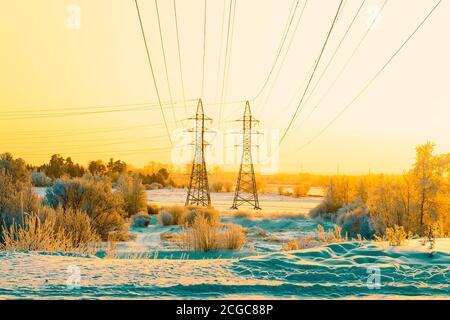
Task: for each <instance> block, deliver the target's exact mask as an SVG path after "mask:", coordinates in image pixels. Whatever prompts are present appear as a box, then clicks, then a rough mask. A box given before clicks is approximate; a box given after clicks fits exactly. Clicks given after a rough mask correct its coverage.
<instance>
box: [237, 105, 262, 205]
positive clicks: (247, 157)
mask: <svg viewBox="0 0 450 320" xmlns="http://www.w3.org/2000/svg"><path fill="white" fill-rule="evenodd" d="M237 121H242V123H243V126H242V127H243V130H242V135H243V141H242V159H241V166H240V168H239V177H238V180H237V183H236V189H235V191H234V200H233V206H232V207H231V208H232V209H237V208H238V207H239V206H241V205H243V204H249V205H251V206H253V209H255V210H261V208H260V207H259V200H258V191H257V189H256V179H255V170H254V167H253V159H252V135H253V134H254V132H253V124H254V123H256V122H259V121H258V120H256V119H254V118H253V117H252V112H251V110H250V103H249V102H248V101H247V102H246V104H245V111H244V117H243V118H242V119H239V120H237Z"/></svg>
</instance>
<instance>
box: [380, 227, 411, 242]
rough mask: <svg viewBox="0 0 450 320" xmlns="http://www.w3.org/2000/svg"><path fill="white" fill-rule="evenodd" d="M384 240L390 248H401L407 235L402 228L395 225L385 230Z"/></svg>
mask: <svg viewBox="0 0 450 320" xmlns="http://www.w3.org/2000/svg"><path fill="white" fill-rule="evenodd" d="M385 239H386V240H387V241H388V242H389V245H390V246H401V245H402V244H403V243H404V242H405V241H406V239H408V235H407V234H406V232H405V229H404V228H403V226H398V225H395V226H394V227H393V228H387V229H386V233H385Z"/></svg>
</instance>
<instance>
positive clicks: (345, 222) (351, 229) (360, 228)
mask: <svg viewBox="0 0 450 320" xmlns="http://www.w3.org/2000/svg"><path fill="white" fill-rule="evenodd" d="M337 223H338V225H339V226H340V227H341V228H342V232H343V233H344V234H346V235H348V237H350V238H357V237H358V235H360V236H361V237H363V238H365V239H371V238H373V237H374V235H375V231H374V229H373V223H372V219H371V217H370V213H369V211H368V209H367V207H366V206H365V205H362V204H352V205H349V206H347V207H344V208H342V209H340V210H339V211H338V219H337Z"/></svg>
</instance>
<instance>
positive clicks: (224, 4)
mask: <svg viewBox="0 0 450 320" xmlns="http://www.w3.org/2000/svg"><path fill="white" fill-rule="evenodd" d="M226 7H227V6H226V0H223V10H222V28H221V31H220V50H219V63H218V65H217V81H216V83H217V88H216V94H217V98H219V85H220V65H221V64H222V51H223V50H222V49H223V34H224V29H225V13H226Z"/></svg>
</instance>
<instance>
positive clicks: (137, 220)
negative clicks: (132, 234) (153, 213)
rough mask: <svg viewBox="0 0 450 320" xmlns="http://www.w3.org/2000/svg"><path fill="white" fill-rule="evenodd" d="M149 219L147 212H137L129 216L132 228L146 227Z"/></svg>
mask: <svg viewBox="0 0 450 320" xmlns="http://www.w3.org/2000/svg"><path fill="white" fill-rule="evenodd" d="M150 221H151V217H150V215H149V214H148V213H147V212H139V213H137V214H135V215H134V216H133V217H131V226H132V227H134V228H146V227H148V225H149V224H150Z"/></svg>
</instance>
